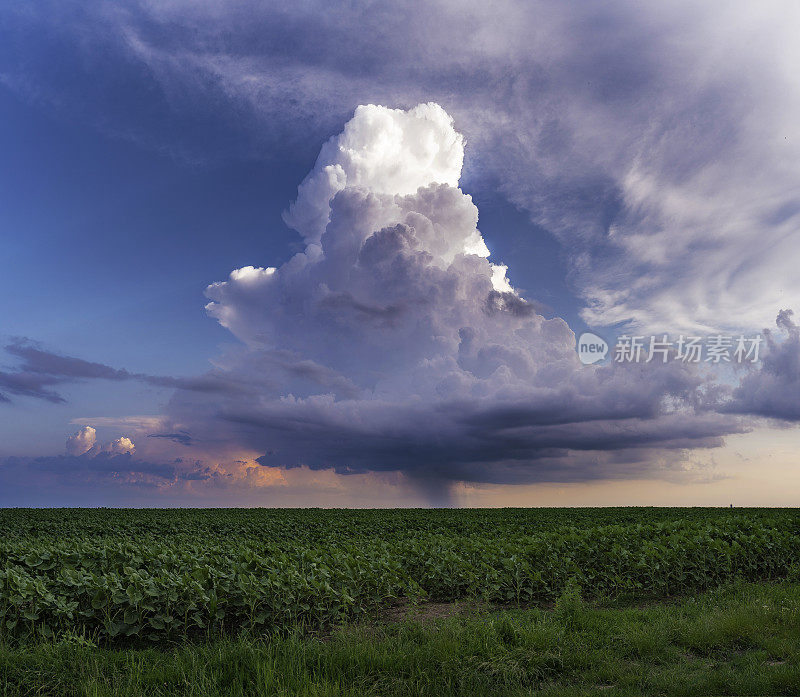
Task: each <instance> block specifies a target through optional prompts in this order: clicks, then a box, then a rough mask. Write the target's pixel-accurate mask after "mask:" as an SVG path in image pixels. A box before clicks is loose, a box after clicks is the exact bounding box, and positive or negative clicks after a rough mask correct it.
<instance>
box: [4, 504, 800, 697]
mask: <svg viewBox="0 0 800 697" xmlns="http://www.w3.org/2000/svg"><path fill="white" fill-rule="evenodd" d="M530 694H549V695H578V694H580V695H583V694H603V695H641V694H658V695H662V694H663V695H672V694H675V695H706V694H730V695H734V694H784V695H796V694H800V514H799V513H798V511H796V510H789V509H662V508H658V509H652V508H616V509H609V508H605V509H503V510H367V511H354V510H317V509H304V510H275V509H241V510H238V509H236V510H232V509H218V510H215V509H196V510H185V509H184V510H111V509H82V510H77V509H63V510H58V509H49V510H28V509H5V510H0V695H2V696H3V697H5V696H6V695H8V696H12V695H13V696H17V695H54V696H55V695H75V696H79V695H80V696H84V695H109V696H113V697H116V696H118V695H136V696H137V697H138V696H139V695H153V696H156V695H197V696H200V697H205V696H210V695H242V697H244V696H245V695H264V696H267V695H309V696H311V695H352V696H357V695H358V696H360V695H409V696H410V695H431V697H441V696H444V695H469V696H472V695H530Z"/></svg>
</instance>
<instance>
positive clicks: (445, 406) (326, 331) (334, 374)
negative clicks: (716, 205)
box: [169, 104, 739, 489]
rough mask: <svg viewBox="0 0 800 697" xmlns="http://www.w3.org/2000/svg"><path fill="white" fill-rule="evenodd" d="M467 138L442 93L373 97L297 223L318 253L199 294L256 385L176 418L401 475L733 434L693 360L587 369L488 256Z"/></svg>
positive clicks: (526, 465)
mask: <svg viewBox="0 0 800 697" xmlns="http://www.w3.org/2000/svg"><path fill="white" fill-rule="evenodd" d="M462 160H463V140H462V138H461V137H460V136H459V134H458V133H457V132H456V130H455V129H454V127H453V123H452V120H451V119H450V117H449V116H448V115H447V114H446V113H445V112H444V110H443V109H442V108H441V107H439V106H438V105H436V104H422V105H420V106H417V107H415V108H414V109H411V110H409V111H402V110H396V109H388V108H385V107H381V106H374V105H368V106H361V107H359V108H358V109H356V111H355V115H354V116H353V118H352V120H351V121H350V122H349V123H348V124H347V125H346V126H345V129H344V131H343V133H342V134H341V135H339V136H336V137H334V138H332V139H331V140H330V141H329V142H328V143H326V144H325V146H324V147H323V148H322V152H321V154H320V156H319V158H318V160H317V163H316V165H315V167H314V169H313V171H312V172H311V173H310V174H309V175H308V176H307V177H306V178H305V180H304V181H303V183H302V184H301V185H300V187H299V190H298V197H297V200H296V201H295V202H294V203H293V204H292V205H291V206H290V208H289V209H288V212H287V214H286V216H285V217H286V220H287V221H289V222H290V223H291V224H293V225H295V227H296V228H297V230H298V232H299V233H300V234H301V235H302V236H303V238H304V240H305V242H306V247H305V250H304V251H303V252H301V253H298V254H297V255H295V256H294V257H293V258H291V259H290V260H289V261H288V262H286V263H285V264H284V265H282V266H280V267H278V268H275V267H269V266H247V267H244V268H240V269H236V270H234V271H232V272H231V274H230V276H229V278H228V280H226V281H223V282H218V283H214V284H212V285H211V286H209V288H208V289H207V295H208V297H209V299H210V300H211V302H210V303H209V304H208V306H207V310H208V313H209V314H210V315H211V316H212V317H214V318H216V319H217V320H218V321H219V322H220V323H221V324H222V325H223V326H224V327H226V328H227V329H229V330H230V331H231V332H232V333H233V334H234V335H235V336H236V337H237V338H238V339H240V340H241V341H242V343H243V344H244V347H245V348H243V349H242V350H241V351H239V352H235V351H234V352H231V353H230V354H228V355H227V356H226V357H225V358H224V359H223V360H222V361H221V362H220V364H219V366H218V368H222V367H223V366H224V370H225V371H226V374H227V376H228V378H229V379H230V380H231V382H232V383H236V384H242V383H247V384H250V385H251V386H257V387H258V388H257V389H255V390H254V391H252V392H250V393H249V394H242V393H237V394H236V395H235V397H233V396H226V394H225V393H224V391H223V392H221V393H220V397H219V399H215V400H208V399H205V398H202V397H201V396H200V395H198V394H191V393H189V392H188V391H184V390H178V392H177V394H176V396H175V397H174V398H173V400H172V403H171V405H170V410H169V415H170V418H171V420H172V421H173V422H174V426H175V428H184V429H189V430H190V431H191V432H192V433H193V436H194V434H195V433H202V434H203V437H204V438H205V439H206V442H207V443H216V444H218V445H219V444H223V443H225V442H230V443H237V444H239V445H241V446H246V447H248V448H251V449H253V450H255V451H257V452H262V453H263V455H262V456H261V457H259V458H258V461H259V462H260V463H261V464H262V465H263V466H281V467H294V466H298V465H307V466H309V467H311V468H333V469H335V470H336V471H337V472H343V473H348V472H363V471H381V470H399V471H401V472H403V473H404V474H406V475H407V476H409V477H410V478H412V479H414V480H415V481H419V482H421V483H423V484H425V485H427V486H430V487H433V488H434V489H435V488H436V487H440V488H446V482H448V481H454V480H467V481H479V482H535V481H575V480H585V479H595V478H605V477H623V476H630V475H631V474H634V475H636V476H640V475H644V476H668V477H681V476H683V474H684V473H683V465H682V449H684V448H695V447H707V446H715V445H719V444H720V442H721V441H720V437H721V436H722V435H724V434H726V433H730V432H733V431H736V430H739V426H738V424H737V422H736V421H735V420H734V418H733V417H726V416H721V415H719V414H717V413H715V412H714V411H713V406H714V400H713V399H712V397H711V396H710V395H713V394H715V393H714V391H713V390H708V389H706V388H707V386H706V385H705V384H704V381H703V380H702V379H701V378H700V376H699V375H698V374H696V372H695V371H693V370H692V369H691V367H690V366H687V365H684V364H679V363H669V364H662V365H658V366H656V365H655V364H648V365H640V366H628V367H623V366H619V365H612V366H606V367H586V366H581V365H580V363H579V362H578V360H577V357H576V353H575V335H574V333H573V332H572V331H571V329H570V328H569V326H568V325H567V323H566V322H565V321H564V320H562V319H560V318H553V319H545V318H544V317H543V316H542V315H540V314H539V313H538V312H537V311H536V305H535V304H534V303H532V302H531V301H530V300H529V299H526V298H524V297H522V296H521V295H520V294H519V293H518V292H517V291H515V290H514V289H513V288H512V287H511V286H510V284H509V282H508V280H507V278H506V275H505V271H506V267H505V266H504V265H501V264H496V263H493V262H492V261H490V260H489V250H488V249H487V248H486V245H485V244H484V241H483V238H482V236H481V234H480V231H479V230H478V227H477V224H478V210H477V208H476V206H475V205H474V203H473V202H472V199H471V198H470V196H469V195H467V194H465V193H464V192H463V191H461V190H460V189H459V188H458V179H459V173H460V167H461V162H462Z"/></svg>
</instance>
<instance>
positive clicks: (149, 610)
mask: <svg viewBox="0 0 800 697" xmlns="http://www.w3.org/2000/svg"><path fill="white" fill-rule="evenodd" d="M0 560H2V563H1V564H0V635H3V636H6V637H19V636H25V635H29V634H36V633H40V634H44V635H51V634H53V633H60V632H64V631H83V632H88V633H91V634H93V635H94V636H96V637H98V638H100V639H101V640H106V641H121V640H140V641H165V640H173V639H180V638H183V637H186V636H192V635H196V634H198V633H207V634H216V633H220V632H227V631H235V630H239V629H243V628H244V629H248V630H252V631H262V630H264V629H269V630H272V629H275V628H281V627H288V626H292V625H295V624H298V623H301V624H305V625H311V626H322V625H331V624H335V623H339V622H342V621H344V620H348V619H351V618H354V617H357V616H359V615H361V614H363V613H367V612H370V611H371V610H373V609H375V608H377V607H380V606H382V605H385V604H386V603H388V602H390V601H392V600H393V599H396V598H412V599H413V598H417V599H419V598H428V599H432V600H453V599H458V598H465V597H480V598H483V599H486V600H488V601H492V602H530V601H538V600H546V599H551V598H553V597H556V596H557V595H558V594H560V593H561V592H562V590H563V589H564V587H565V586H566V585H567V583H568V582H570V580H571V579H574V581H576V582H577V583H578V584H579V585H580V586H581V587H582V588H583V590H584V593H585V594H587V595H589V596H595V597H610V596H618V595H627V594H637V595H663V594H673V593H681V592H686V591H689V590H693V589H701V588H707V587H711V586H715V585H718V584H719V583H721V582H724V581H727V580H730V579H732V578H734V577H742V578H746V579H750V580H756V579H771V578H780V577H784V576H786V575H787V574H790V573H794V572H795V571H796V569H797V568H798V564H800V529H799V528H798V524H797V519H796V518H794V517H785V516H783V517H780V516H779V517H775V518H770V517H763V516H762V517H757V518H754V517H748V516H739V517H729V518H727V519H724V520H723V519H716V520H714V521H713V522H709V521H705V520H703V519H702V518H700V519H692V520H683V521H682V520H673V521H666V522H658V523H653V524H643V523H630V524H626V525H604V526H595V527H589V528H585V529H578V528H562V529H559V530H555V531H550V532H540V533H537V534H532V535H519V536H516V537H510V536H507V535H497V534H494V533H484V534H482V535H478V534H469V535H459V534H457V533H454V532H448V533H446V534H441V533H436V532H433V533H430V532H422V533H417V534H415V535H414V536H411V537H407V538H406V539H394V540H390V541H385V540H380V539H367V540H360V541H358V542H353V541H348V540H343V541H341V542H339V543H331V542H326V543H325V544H321V545H315V544H312V543H309V542H307V541H291V540H279V541H265V540H264V539H259V538H244V539H238V540H235V539H227V540H221V541H216V542H214V541H210V542H201V541H200V540H199V539H192V540H186V539H182V538H181V539H172V538H170V537H169V536H163V537H158V536H156V535H150V534H142V535H140V536H139V537H138V538H137V537H136V536H125V537H120V538H113V537H107V536H106V537H101V538H90V539H86V540H78V539H73V538H69V539H58V538H57V537H56V536H41V537H31V536H24V537H19V538H16V539H14V538H11V539H8V540H5V541H2V542H0ZM128 638H130V639H128Z"/></svg>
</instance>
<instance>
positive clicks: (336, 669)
mask: <svg viewBox="0 0 800 697" xmlns="http://www.w3.org/2000/svg"><path fill="white" fill-rule="evenodd" d="M453 609H454V614H452V615H451V616H448V617H439V618H435V619H434V618H430V617H426V615H425V612H424V610H425V609H424V608H422V609H421V612H422V614H415V613H414V612H413V611H412V612H410V613H409V616H407V617H406V618H404V619H402V620H400V621H390V622H382V623H375V622H372V623H368V624H361V625H358V626H353V627H345V628H343V629H341V630H338V631H337V632H335V633H334V634H333V635H331V636H328V637H324V638H318V637H309V636H303V635H301V634H300V633H295V634H291V635H288V636H287V635H283V636H276V637H270V638H268V639H264V638H262V639H253V638H250V639H247V638H244V637H240V638H238V639H235V640H234V639H232V640H222V641H216V642H214V643H210V644H203V645H180V646H177V647H174V648H172V649H161V650H159V649H141V650H134V649H128V650H110V649H103V648H97V647H95V646H93V645H91V642H86V640H84V639H82V638H81V637H77V636H73V637H65V638H62V639H61V640H60V641H59V642H56V643H37V644H35V645H27V646H23V647H8V646H6V647H2V646H0V694H2V695H4V696H5V695H97V696H100V695H109V696H110V695H113V696H114V697H118V696H125V695H131V696H133V695H135V696H137V697H139V696H142V695H193V696H197V697H201V696H202V697H206V696H210V695H231V696H239V695H240V696H244V695H247V696H248V697H249V696H252V695H287V696H288V695H308V696H311V695H314V696H323V695H348V696H352V697H356V696H358V697H361V696H364V695H409V696H411V695H413V696H415V697H418V696H420V695H430V696H431V697H445V696H447V695H469V696H478V697H482V696H484V695H486V696H488V695H498V696H501V695H529V694H534V693H535V694H538V695H548V696H555V695H595V694H597V695H604V696H606V697H611V696H614V695H797V694H800V584H797V583H779V584H738V585H734V586H731V587H728V588H725V589H721V590H717V591H713V592H710V593H706V594H704V595H702V596H699V597H697V598H690V599H682V600H680V601H677V602H670V603H657V604H652V605H648V606H643V607H636V606H628V607H605V608H604V607H597V606H588V605H585V604H584V603H583V602H582V601H581V600H580V598H579V596H578V595H577V594H576V593H575V592H572V591H567V592H566V593H565V594H564V596H562V598H561V599H560V600H559V601H558V602H557V603H556V606H555V608H554V609H552V610H542V609H519V610H517V609H512V610H509V609H505V610H500V611H493V610H488V609H480V608H474V607H473V608H472V609H466V607H465V606H454V608H453Z"/></svg>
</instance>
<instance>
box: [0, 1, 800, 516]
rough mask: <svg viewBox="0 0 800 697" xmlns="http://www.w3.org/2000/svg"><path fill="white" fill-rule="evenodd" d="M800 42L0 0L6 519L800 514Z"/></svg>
mask: <svg viewBox="0 0 800 697" xmlns="http://www.w3.org/2000/svg"><path fill="white" fill-rule="evenodd" d="M798 30H800V8H798V7H797V5H796V3H793V2H770V1H767V2H761V3H736V4H731V3H723V2H713V1H712V2H707V3H702V4H699V5H698V4H697V3H689V2H674V1H671V2H653V3H648V4H647V5H646V6H643V5H641V4H639V3H633V2H622V1H615V2H610V3H604V4H603V5H602V6H598V5H597V3H592V2H575V3H569V4H564V3H559V2H554V1H545V2H524V3H523V2H499V3H493V4H492V5H491V7H488V6H486V4H485V3H471V2H426V3H416V2H399V3H392V4H381V3H374V2H348V3H341V4H336V3H335V4H330V3H316V2H303V3H298V4H295V5H293V6H290V7H289V6H284V4H278V3H255V2H251V1H250V0H241V1H239V2H192V3H189V2H183V1H180V0H170V1H169V2H163V1H161V2H146V1H139V2H114V3H111V2H92V1H89V2H79V3H78V2H69V1H66V2H64V1H63V0H62V1H61V2H47V1H44V2H40V3H36V4H35V5H31V4H30V3H6V4H4V5H3V7H2V8H0V124H2V128H0V241H1V242H2V250H3V256H2V259H3V266H2V270H3V273H2V274H0V291H1V292H2V295H3V298H4V303H3V306H2V311H0V506H103V505H105V506H354V507H371V506H431V505H432V506H507V505H509V506H510V505H513V506H534V505H535V506H547V505H561V506H563V505H729V504H730V503H733V504H735V505H760V506H769V505H774V506H793V505H798V500H797V492H798V491H800V486H799V485H800V467H798V462H797V459H796V456H795V453H796V452H797V451H798V448H799V447H800V433H799V432H798V429H797V423H798V420H800V329H798V320H797V318H796V315H794V314H793V312H794V311H800V274H797V272H796V266H797V260H798V259H799V258H800V125H798V124H800V83H798V82H797V79H796V66H797V65H798V61H800V49H798V47H797V42H796V40H795V37H796V35H797V32H798ZM584 332H591V333H593V334H595V335H596V336H598V337H601V338H602V340H605V341H606V343H607V344H608V347H609V350H608V355H607V358H606V359H605V360H603V361H599V362H597V363H593V364H591V365H587V364H584V362H582V361H581V360H580V359H579V355H578V352H577V351H576V344H577V343H579V342H578V337H579V336H580V335H581V334H583V333H584ZM664 335H667V336H668V337H669V340H670V341H671V342H673V345H672V348H671V349H670V352H669V353H668V354H665V355H664V360H663V361H662V360H651V361H644V360H642V361H629V362H625V361H617V360H615V358H614V353H615V346H616V345H617V344H618V343H619V342H620V341H624V339H623V338H622V337H630V336H641V337H644V339H645V340H646V339H647V338H649V337H650V336H664ZM684 335H685V336H697V337H701V338H702V339H703V341H706V342H707V341H709V340H710V337H714V336H717V337H720V336H727V337H731V338H732V339H734V338H735V337H738V336H742V337H748V338H749V337H759V338H760V339H761V344H760V345H759V346H760V354H759V356H758V360H754V361H745V362H737V361H734V360H730V361H724V360H723V361H721V362H715V361H709V360H701V361H699V362H697V363H693V362H691V361H686V360H681V359H680V351H679V349H678V348H677V345H676V344H675V343H674V339H676V338H677V337H680V336H684Z"/></svg>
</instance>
